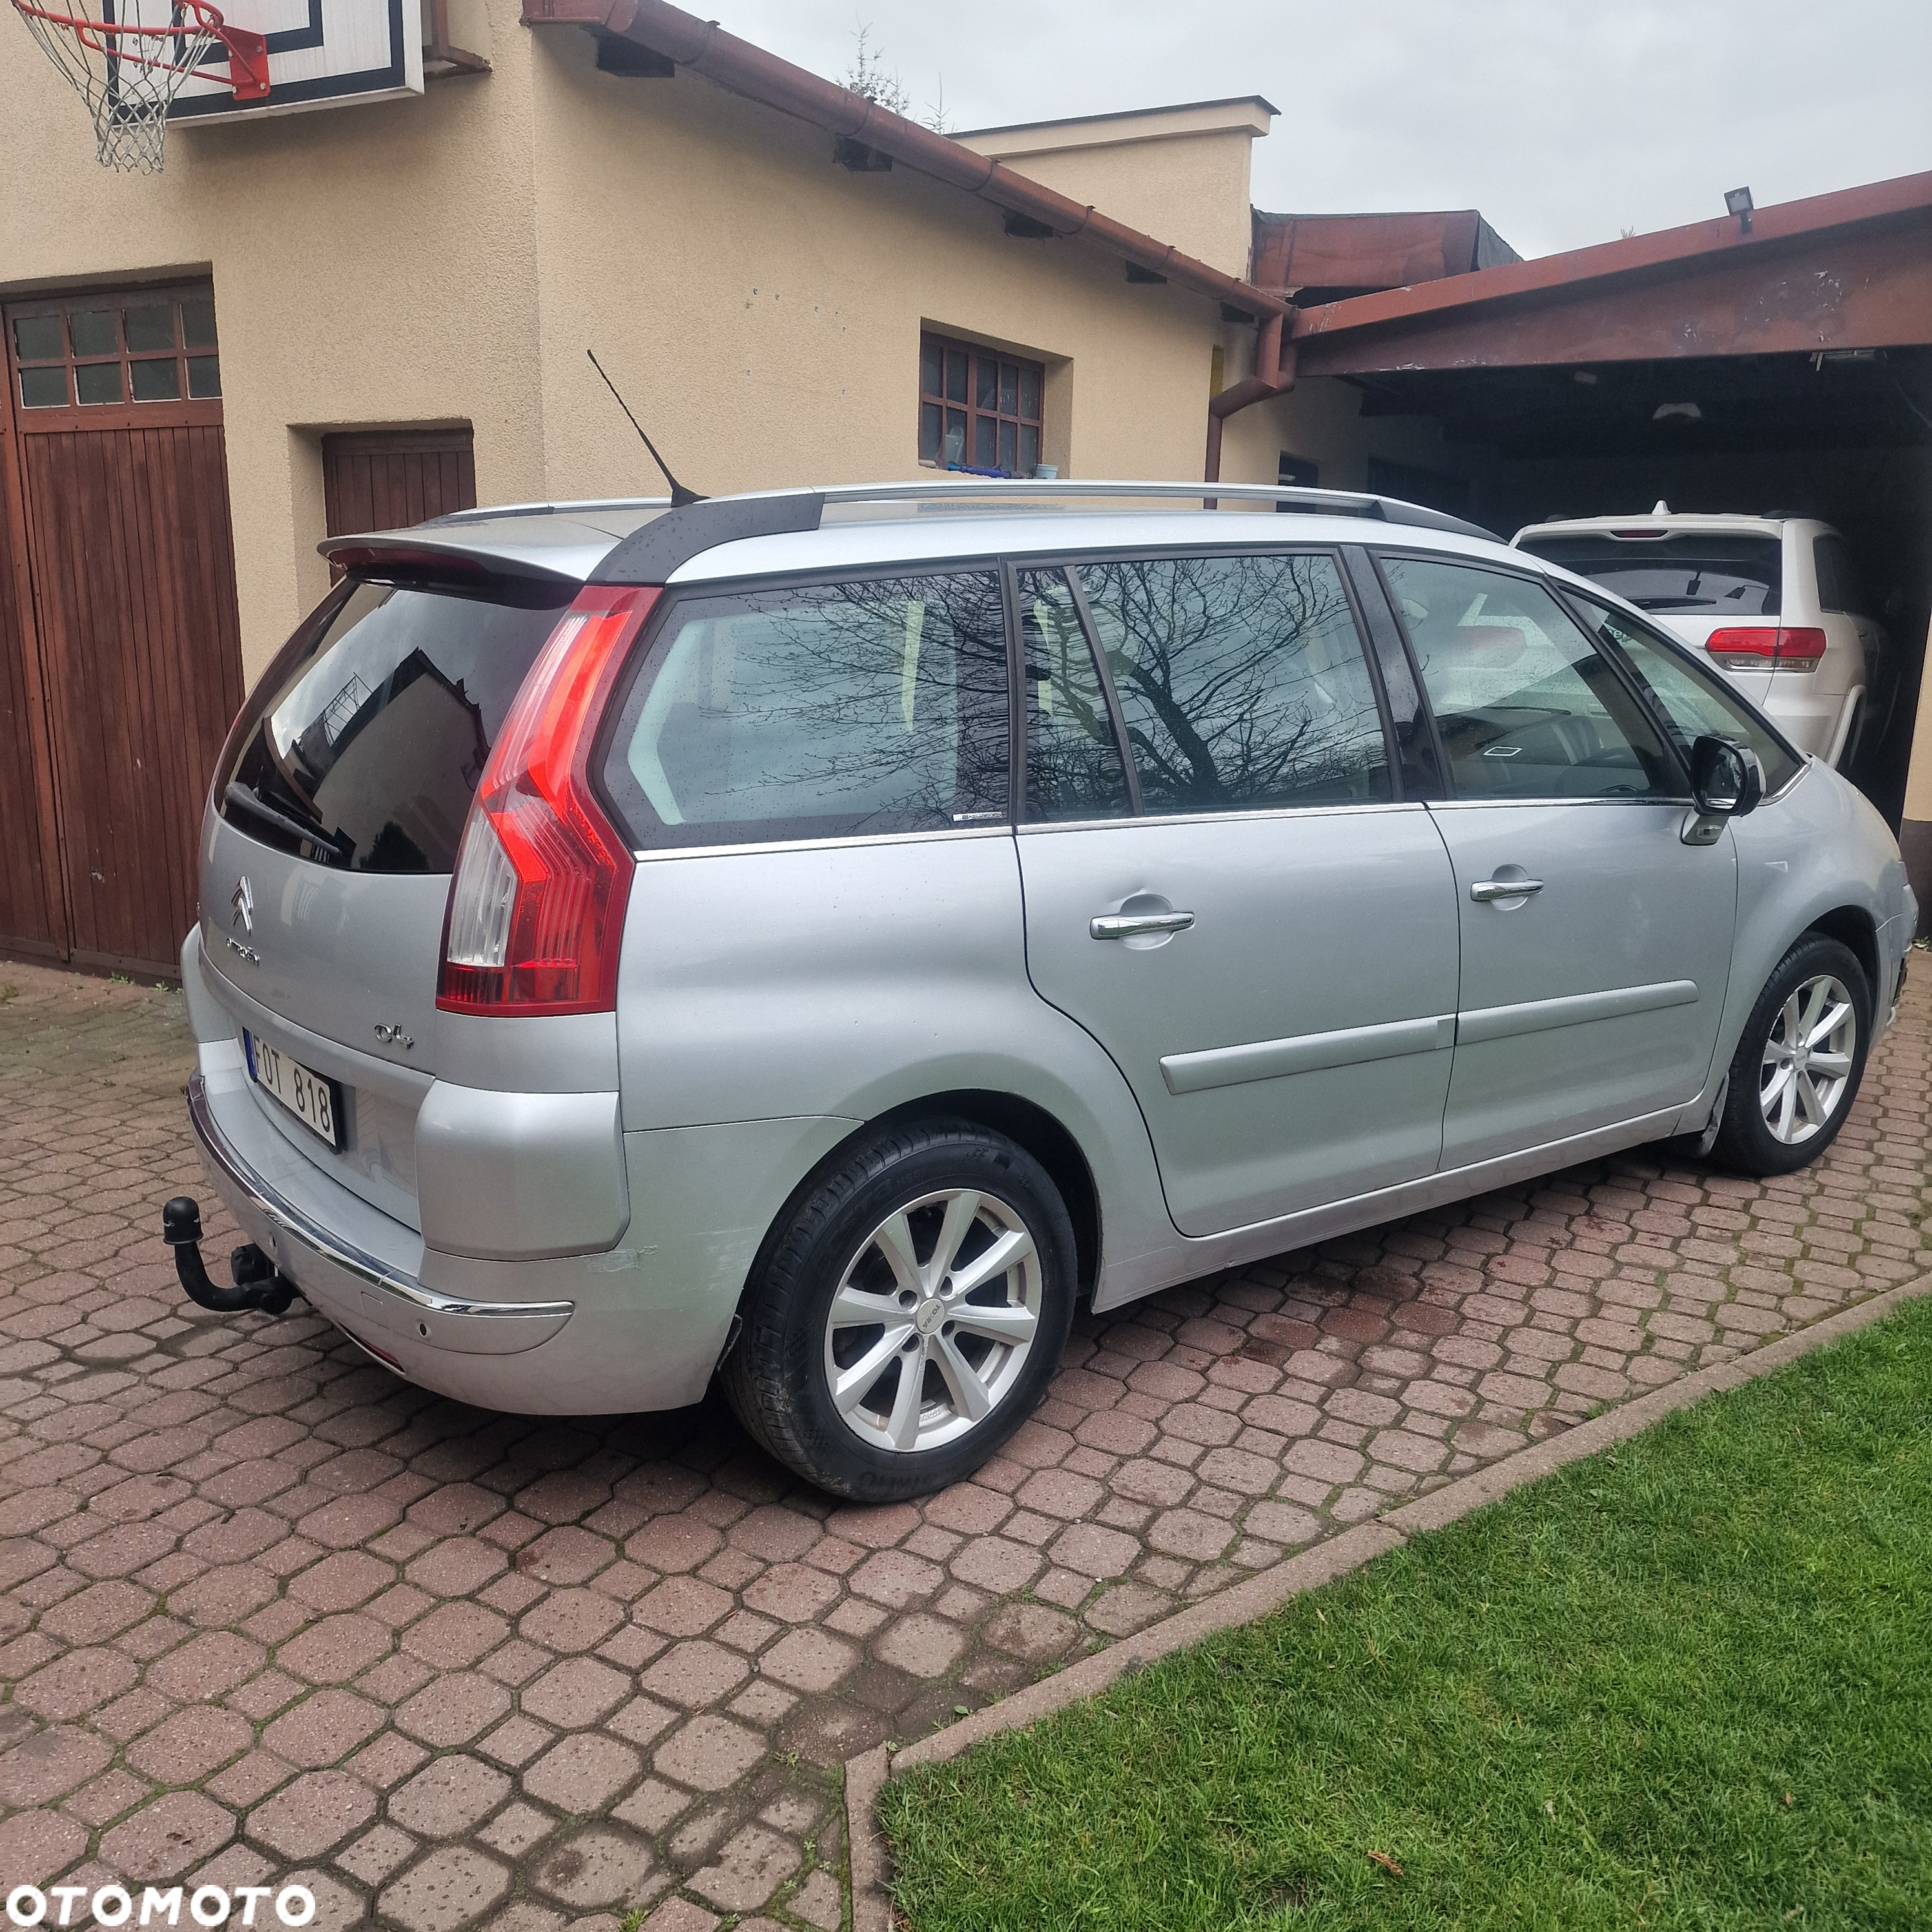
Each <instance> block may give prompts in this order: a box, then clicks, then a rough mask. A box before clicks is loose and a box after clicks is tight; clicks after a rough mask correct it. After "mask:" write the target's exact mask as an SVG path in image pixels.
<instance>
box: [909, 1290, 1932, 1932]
mask: <svg viewBox="0 0 1932 1932" xmlns="http://www.w3.org/2000/svg"><path fill="white" fill-rule="evenodd" d="M880 1814H881V1816H882V1818H883V1822H884V1824H885V1826H886V1832H887V1833H888V1835H889V1837H890V1839H891V1841H892V1848H893V1854H894V1858H895V1864H896V1869H897V1873H898V1877H897V1897H898V1905H899V1909H900V1911H901V1913H902V1914H903V1915H904V1918H905V1920H906V1921H907V1923H908V1924H910V1926H911V1927H913V1928H914V1932H956V1928H958V1932H964V1928H967V1927H971V1928H972V1932H988V1929H989V1928H993V1927H1012V1928H1015V1932H1019V1928H1022V1927H1024V1928H1025V1932H1042V1928H1056V1927H1109V1928H1112V1927H1204V1928H1205V1927H1212V1928H1215V1932H1220V1928H1222V1927H1264V1926H1265V1927H1305V1926H1306V1927H1316V1926H1319V1927H1343V1926H1361V1927H1376V1928H1382V1927H1444V1926H1470V1927H1476V1926H1481V1927H1488V1926H1506V1927H1563V1928H1565V1932H1569V1928H1572V1927H1598V1926H1605V1927H1608V1926H1617V1927H1624V1926H1662V1927H1720V1926H1721V1927H1746V1926H1748V1927H1781V1926H1785V1925H1790V1926H1795V1927H1800V1928H1803V1932H1816V1928H1818V1927H1827V1926H1884V1927H1900V1928H1903V1927H1914V1928H1919V1932H1924V1928H1927V1927H1932V1301H1920V1302H1918V1303H1915V1304H1912V1305H1911V1306H1910V1307H1908V1308H1907V1309H1906V1310H1904V1311H1903V1312H1902V1313H1900V1314H1898V1315H1897V1316H1894V1317H1893V1318H1892V1319H1890V1320H1889V1321H1888V1322H1885V1323H1884V1324H1882V1325H1880V1326H1879V1327H1877V1328H1873V1329H1870V1330H1868V1331H1866V1332H1865V1333H1864V1334H1861V1335H1858V1336H1855V1337H1852V1339H1851V1340H1849V1341H1846V1342H1845V1343H1841V1344H1840V1345H1838V1346H1836V1347H1835V1348H1832V1349H1828V1350H1826V1351H1824V1352H1821V1353H1820V1354H1818V1355H1812V1356H1810V1357H1808V1358H1805V1360H1804V1361H1801V1362H1799V1363H1798V1364H1796V1365H1795V1366H1794V1367H1791V1368H1790V1369H1787V1370H1784V1371H1783V1372H1782V1373H1780V1374H1778V1376H1774V1377H1772V1378H1770V1379H1767V1380H1766V1381H1764V1382H1759V1383H1757V1384H1754V1385H1752V1386H1751V1387H1750V1388H1746V1389H1743V1390H1741V1391H1738V1392H1737V1393H1736V1394H1732V1395H1728V1396H1724V1397H1718V1398H1715V1399H1714V1400H1710V1401H1708V1402H1706V1403H1703V1404H1702V1405H1700V1406H1699V1407H1698V1408H1697V1409H1695V1410H1694V1411H1691V1412H1687V1413H1685V1414H1684V1415H1679V1416H1677V1417H1675V1418H1673V1419H1671V1420H1670V1421H1667V1422H1666V1423H1664V1424H1662V1425H1661V1427H1658V1428H1657V1429H1655V1430H1652V1432H1650V1433H1649V1434H1648V1435H1646V1436H1643V1437H1642V1438H1640V1439H1638V1440H1637V1441H1635V1442H1630V1443H1627V1444H1625V1445H1622V1447H1621V1448H1617V1449H1616V1450H1614V1451H1610V1452H1607V1453H1606V1454H1604V1455H1602V1456H1600V1457H1595V1458H1594V1459H1592V1460H1589V1461H1587V1462H1583V1463H1577V1464H1575V1465H1574V1466H1572V1467H1571V1468H1570V1469H1567V1470H1565V1471H1563V1472H1560V1473H1559V1475H1556V1476H1554V1477H1552V1478H1550V1479H1549V1480H1547V1481H1544V1482H1542V1483H1539V1484H1535V1485H1534V1486H1532V1487H1529V1488H1528V1489H1526V1490H1522V1491H1520V1492H1519V1493H1517V1495H1515V1496H1512V1497H1511V1498H1509V1499H1507V1500H1506V1501H1505V1502H1502V1503H1501V1504H1499V1505H1496V1507H1494V1508H1490V1509H1487V1510H1485V1511H1482V1512H1481V1514H1478V1515H1477V1516H1475V1517H1471V1518H1469V1520H1466V1521H1465V1522H1463V1523H1460V1524H1458V1525H1457V1526H1454V1527H1453V1528H1451V1529H1448V1530H1445V1531H1444V1532H1442V1533H1440V1534H1439V1535H1434V1536H1430V1537H1427V1538H1421V1539H1419V1540H1418V1541H1416V1542H1415V1543H1414V1544H1412V1545H1410V1546H1409V1547H1408V1548H1406V1549H1404V1550H1398V1551H1397V1552H1395V1553H1394V1554H1393V1555H1391V1556H1386V1557H1384V1558H1382V1559H1380V1560H1379V1562H1376V1563H1375V1564H1373V1565H1371V1566H1370V1568H1369V1569H1367V1571H1364V1572H1363V1573H1362V1574H1361V1575H1359V1576H1357V1577H1351V1578H1349V1579H1346V1580H1344V1581H1343V1582H1342V1583H1337V1584H1335V1585H1333V1586H1331V1587H1329V1588H1328V1589H1324V1590H1321V1591H1319V1592H1315V1593H1313V1594H1312V1595H1308V1596H1305V1597H1303V1598H1299V1599H1298V1600H1297V1601H1295V1603H1293V1604H1290V1605H1289V1607H1287V1608H1286V1610H1283V1611H1282V1612H1280V1613H1279V1614H1278V1615H1277V1616H1274V1617H1271V1618H1269V1619H1267V1620H1266V1621H1265V1622H1263V1623H1261V1624H1259V1625H1254V1626H1252V1627H1250V1628H1248V1629H1246V1630H1244V1631H1237V1632H1234V1633H1232V1634H1229V1635H1228V1636H1226V1637H1220V1638H1217V1639H1215V1640H1213V1641H1212V1642H1211V1643H1207V1644H1205V1645H1204V1646H1202V1647H1201V1648H1200V1649H1197V1650H1194V1651H1190V1652H1187V1653H1186V1654H1184V1655H1181V1656H1178V1657H1175V1658H1170V1659H1169V1660H1168V1661H1166V1662H1165V1663H1163V1664H1157V1665H1154V1666H1153V1667H1150V1668H1149V1669H1148V1670H1144V1671H1142V1672H1141V1673H1139V1674H1138V1675H1136V1676H1134V1677H1133V1678H1132V1679H1129V1680H1127V1682H1124V1683H1123V1684H1121V1685H1117V1686H1116V1687H1115V1688H1114V1689H1113V1690H1112V1691H1110V1692H1109V1693H1108V1694H1106V1696H1104V1697H1101V1698H1100V1699H1098V1700H1095V1701H1094V1702H1093V1703H1089V1704H1087V1705H1084V1706H1080V1707H1079V1708H1078V1709H1074V1710H1072V1711H1070V1712H1067V1713H1065V1714H1064V1715H1062V1716H1061V1717H1059V1718H1055V1719H1054V1720H1052V1721H1049V1723H1047V1724H1043V1725H1041V1726H1040V1727H1037V1728H1036V1729H1034V1730H1031V1731H1028V1732H1025V1733H1021V1734H1018V1735H1016V1736H1010V1737H1007V1738H1004V1739H995V1740H993V1741H992V1742H990V1743H989V1744H987V1745H983V1746H981V1747H980V1748H979V1749H977V1750H976V1751H973V1752H971V1753H970V1754H968V1756H967V1757H965V1758H964V1759H962V1760H960V1761H959V1762H957V1763H953V1764H950V1765H941V1766H934V1767H932V1768H930V1769H927V1770H925V1771H922V1772H914V1773H913V1774H911V1775H908V1776H907V1777H906V1778H903V1779H898V1780H895V1781H893V1782H892V1784H889V1785H888V1786H887V1787H886V1790H885V1792H884V1793H883V1796H882V1797H881V1799H880ZM1396 1867H1400V1871H1399V1873H1398V1871H1397V1869H1396Z"/></svg>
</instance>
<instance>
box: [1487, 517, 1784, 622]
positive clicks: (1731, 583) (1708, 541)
mask: <svg viewBox="0 0 1932 1932" xmlns="http://www.w3.org/2000/svg"><path fill="white" fill-rule="evenodd" d="M1522 547H1523V549H1524V550H1527V551H1528V552H1529V553H1530V555H1531V556H1540V557H1543V558H1545V559H1547V560H1548V561H1549V562H1551V563H1560V564H1562V565H1563V566H1564V568H1565V569H1566V570H1574V571H1576V573H1577V575H1578V576H1580V577H1593V578H1595V580H1596V581H1597V582H1598V583H1601V585H1602V586H1604V589H1607V590H1614V591H1615V592H1616V593H1617V595H1619V597H1622V598H1626V599H1628V601H1630V602H1631V603H1632V604H1635V605H1636V606H1637V608H1638V609H1639V610H1655V611H1657V612H1658V613H1660V614H1668V613H1676V614H1678V615H1680V616H1712V617H1775V616H1777V615H1778V609H1779V606H1780V604H1781V601H1782V598H1781V594H1780V593H1781V588H1782V586H1783V584H1784V546H1783V544H1781V543H1780V542H1779V541H1778V538H1776V537H1752V536H1736V537H1726V536H1709V535H1701V534H1700V535H1685V536H1681V537H1650V538H1642V539H1631V538H1617V537H1597V536H1544V537H1529V538H1526V539H1525V540H1524V541H1523V545H1522Z"/></svg>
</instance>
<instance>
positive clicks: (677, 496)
mask: <svg viewBox="0 0 1932 1932" xmlns="http://www.w3.org/2000/svg"><path fill="white" fill-rule="evenodd" d="M583 353H584V354H585V355H586V356H589V358H590V366H591V368H593V369H595V371H597V373H598V375H600V376H603V377H604V388H605V389H608V390H609V391H610V393H611V395H613V396H616V397H617V407H618V408H619V409H620V410H622V411H623V412H624V413H625V416H630V417H631V428H633V429H634V430H635V431H637V434H638V435H639V436H640V437H643V443H644V447H645V448H646V449H648V450H649V452H650V453H651V460H652V462H653V463H655V464H656V465H657V466H658V468H659V469H661V470H662V471H663V472H664V481H666V482H667V483H668V484H670V506H671V508H673V510H681V509H682V508H684V506H685V504H687V503H701V502H703V501H704V499H703V497H702V496H700V495H699V494H698V493H697V491H696V490H687V489H686V488H685V487H684V485H683V484H682V483H680V482H679V481H678V480H677V478H676V477H675V476H673V475H672V474H671V473H670V464H669V463H667V462H666V461H665V460H664V458H662V457H661V456H660V455H658V446H657V445H656V444H655V443H653V442H652V440H650V438H649V436H647V435H646V434H645V432H644V426H643V424H642V423H640V422H638V420H637V418H636V417H635V416H631V406H630V404H628V403H627V402H625V400H624V399H623V398H622V396H621V395H617V386H616V383H613V382H612V381H611V380H610V377H608V376H605V375H604V365H603V364H602V363H601V362H598V359H597V352H596V350H594V349H586V350H585V351H584V352H583Z"/></svg>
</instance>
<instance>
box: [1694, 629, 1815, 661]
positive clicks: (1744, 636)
mask: <svg viewBox="0 0 1932 1932" xmlns="http://www.w3.org/2000/svg"><path fill="white" fill-rule="evenodd" d="M1704 648H1705V649H1706V650H1707V651H1709V652H1710V653H1711V655H1712V656H1713V657H1718V658H1761V659H1762V660H1763V661H1764V662H1765V663H1766V664H1769V665H1770V667H1772V670H1817V668H1818V660H1819V659H1820V658H1822V657H1823V655H1825V634H1824V632H1823V631H1820V630H1814V629H1812V628H1809V627H1808V626H1807V625H1802V624H1801V625H1771V624H1766V625H1762V626H1760V627H1759V628H1756V629H1746V628H1744V627H1742V626H1739V627H1738V628H1735V629H1731V630H1724V631H1712V633H1711V634H1710V635H1709V637H1706V639H1705V640H1704Z"/></svg>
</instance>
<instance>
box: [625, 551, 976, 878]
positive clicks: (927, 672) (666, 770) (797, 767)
mask: <svg viewBox="0 0 1932 1932" xmlns="http://www.w3.org/2000/svg"><path fill="white" fill-rule="evenodd" d="M604 778H605V782H606V784H607V785H608V787H609V788H610V793H611V796H612V798H613V801H614V802H615V803H616V805H617V806H618V808H619V811H620V812H621V813H622V814H623V816H624V817H625V820H626V822H627V823H628V825H629V826H630V829H631V835H632V836H633V837H634V838H636V839H637V841H638V842H639V843H640V844H651V845H706V844H718V843H720V842H722V841H730V840H735V839H741V838H742V839H766V838H807V837H814V836H844V835H856V834H861V833H865V832H907V831H921V830H925V829H948V828H950V827H951V826H954V825H956V824H958V823H962V821H963V822H966V823H972V822H974V821H976V820H982V819H984V820H989V821H991V820H1000V819H1004V817H1005V816H1006V814H1007V653H1006V632H1005V619H1004V612H1003V610H1002V607H1001V598H1000V585H999V580H998V577H995V575H993V574H992V573H991V572H986V573H961V574H955V575H944V576H935V577H896V578H880V579H874V580H867V581H865V582H860V583H843V584H819V585H812V586H801V587H799V588H796V589H778V590H765V591H756V592H747V593H745V594H744V595H739V596H725V597H709V598H691V599H688V600H687V601H683V602H682V603H681V604H679V607H678V610H677V611H676V614H675V618H674V620H673V624H672V625H671V626H670V628H669V629H668V630H667V632H666V634H664V637H663V638H662V639H661V640H660V641H659V642H658V644H657V645H656V646H655V647H654V649H652V653H651V658H650V661H649V664H647V665H646V667H645V670H644V672H643V675H642V676H640V677H639V679H637V684H636V685H635V686H634V688H633V690H632V691H631V694H630V696H629V697H628V698H627V699H626V700H625V706H624V710H623V712H622V717H621V718H620V720H619V725H618V728H617V732H616V739H615V742H614V746H613V751H612V754H611V756H610V760H609V762H608V763H607V766H606V767H605V772H604Z"/></svg>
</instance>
